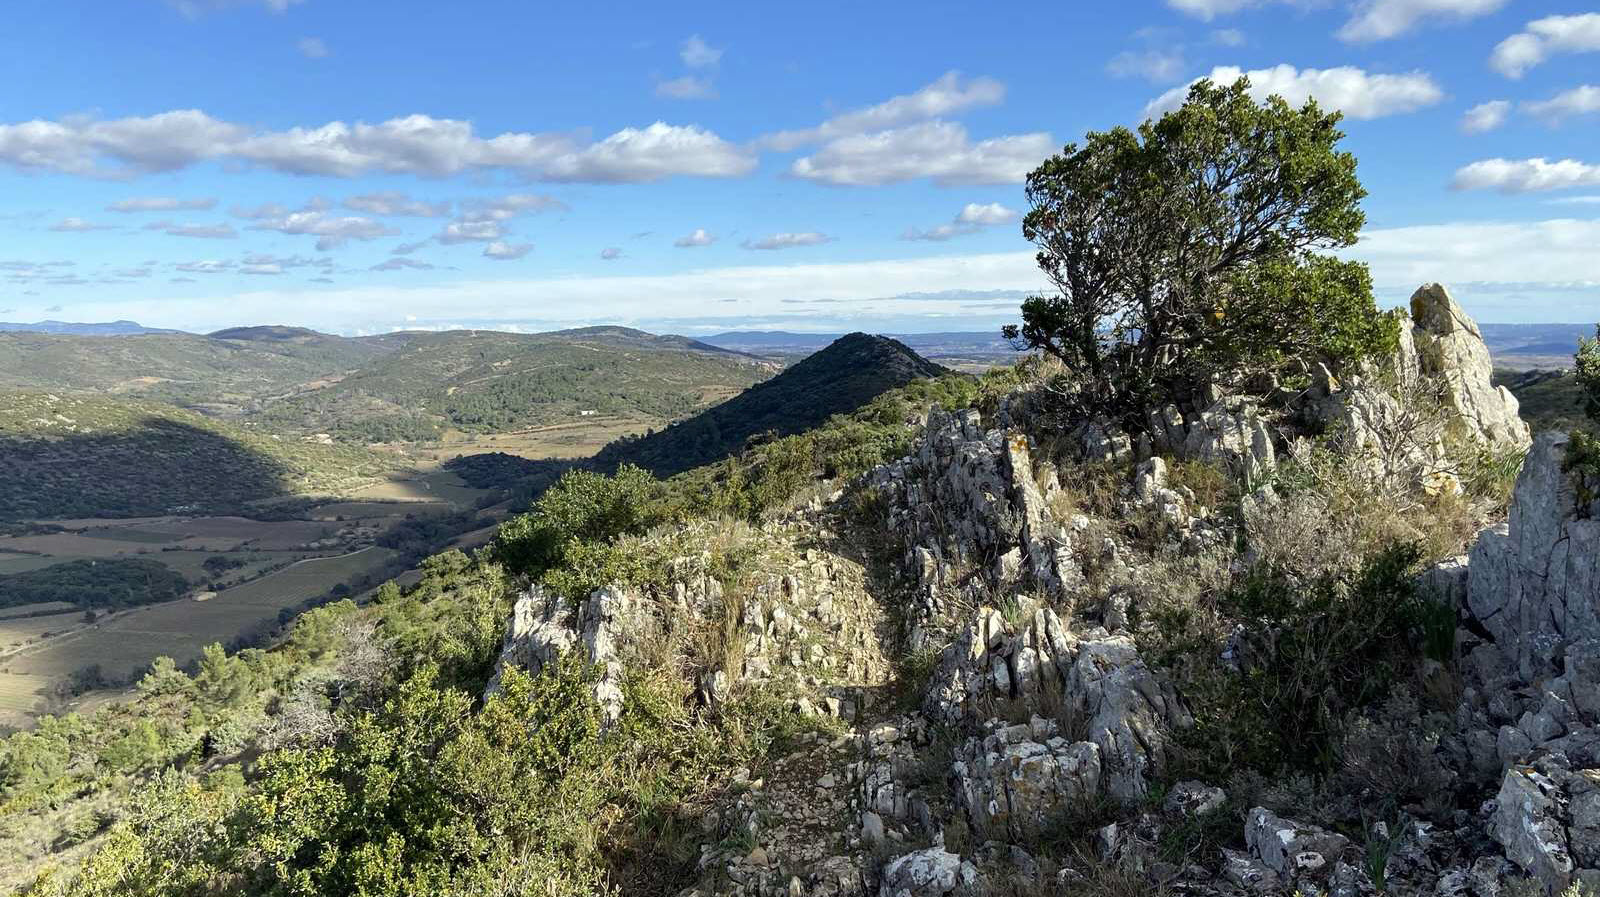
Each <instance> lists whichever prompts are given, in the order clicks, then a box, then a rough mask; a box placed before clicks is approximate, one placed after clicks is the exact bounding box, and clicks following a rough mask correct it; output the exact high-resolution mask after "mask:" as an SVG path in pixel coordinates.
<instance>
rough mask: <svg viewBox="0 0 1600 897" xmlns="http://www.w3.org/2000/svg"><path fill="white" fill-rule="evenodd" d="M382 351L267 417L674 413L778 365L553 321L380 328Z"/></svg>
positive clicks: (408, 429)
mask: <svg viewBox="0 0 1600 897" xmlns="http://www.w3.org/2000/svg"><path fill="white" fill-rule="evenodd" d="M382 339H383V340H384V344H385V346H386V347H387V348H388V351H387V353H386V354H384V355H382V356H381V357H378V358H376V359H374V360H373V361H372V362H371V363H370V364H367V365H365V366H364V367H362V368H360V369H359V370H356V371H354V372H352V373H350V374H348V375H347V376H345V377H343V378H341V379H340V380H338V381H337V382H334V383H329V384H326V385H325V386H323V387H322V388H319V389H316V390H307V391H304V392H301V393H299V394H297V395H294V396H289V397H286V398H283V399H280V400H277V401H274V402H273V403H271V404H270V405H268V406H267V407H265V408H262V409H261V410H260V411H258V412H256V413H255V414H253V415H252V416H253V418H254V419H255V420H258V421H260V422H262V423H263V424H264V425H267V426H270V427H274V428H277V429H288V430H298V431H302V432H326V433H332V434H334V435H335V436H337V437H340V438H344V439H347V440H351V441H382V442H387V441H405V440H419V439H431V438H436V437H438V436H439V435H441V434H442V433H443V432H444V431H445V430H447V429H458V430H463V431H469V432H494V431H501V430H512V429H518V428H522V427H528V426H535V425H538V424H543V423H551V422H555V421H560V420H565V419H568V418H571V417H575V416H577V415H578V414H580V413H581V412H583V411H593V412H596V413H598V414H607V415H626V416H632V417H646V418H665V419H673V418H678V417H682V416H684V415H688V414H692V413H693V412H695V411H696V410H697V409H700V408H703V407H705V406H707V405H710V404H713V403H715V402H717V401H720V400H721V399H724V398H726V397H728V396H730V395H734V394H735V393H737V392H739V391H740V390H742V389H744V388H745V387H748V386H750V385H751V384H754V383H756V382H758V381H760V380H762V379H764V378H766V377H768V376H770V375H771V374H772V372H773V371H774V370H775V368H776V366H775V365H773V364H771V363H769V362H764V361H761V360H759V359H756V358H752V357H750V356H747V355H743V354H741V353H738V352H732V351H729V350H727V349H720V348H717V347H715V346H710V345H706V344H703V343H697V342H695V341H694V340H690V339H687V338H684V337H679V336H655V335H653V334H649V333H645V332H643V331H639V330H629V329H626V328H621V327H590V328H584V329H581V330H565V331H557V332H554V333H536V334H519V333H502V332H499V331H489V330H452V331H446V332H442V333H397V334H389V335H387V336H385V337H383V338H382Z"/></svg>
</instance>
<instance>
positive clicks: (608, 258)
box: [600, 246, 622, 262]
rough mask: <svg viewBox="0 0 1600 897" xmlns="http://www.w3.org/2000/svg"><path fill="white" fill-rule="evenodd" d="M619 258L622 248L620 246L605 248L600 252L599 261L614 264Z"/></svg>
mask: <svg viewBox="0 0 1600 897" xmlns="http://www.w3.org/2000/svg"><path fill="white" fill-rule="evenodd" d="M619 258H622V247H620V246H607V247H606V248H604V249H602V250H600V260H601V261H605V262H614V261H616V260H617V259H619Z"/></svg>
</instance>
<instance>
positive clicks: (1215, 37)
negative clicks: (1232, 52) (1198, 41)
mask: <svg viewBox="0 0 1600 897" xmlns="http://www.w3.org/2000/svg"><path fill="white" fill-rule="evenodd" d="M1244 40H1245V38H1244V32H1243V31H1240V30H1239V29H1237V28H1218V29H1217V30H1215V31H1213V32H1211V42H1212V43H1214V44H1216V45H1218V46H1221V47H1242V46H1244Z"/></svg>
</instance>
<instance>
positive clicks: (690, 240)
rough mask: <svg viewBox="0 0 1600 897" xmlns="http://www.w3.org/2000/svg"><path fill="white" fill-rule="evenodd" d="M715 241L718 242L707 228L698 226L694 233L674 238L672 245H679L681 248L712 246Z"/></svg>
mask: <svg viewBox="0 0 1600 897" xmlns="http://www.w3.org/2000/svg"><path fill="white" fill-rule="evenodd" d="M715 242H717V238H716V237H714V236H712V235H711V234H710V233H709V232H707V231H706V229H705V228H703V227H697V228H695V229H694V232H693V233H691V234H687V235H685V236H682V237H679V238H678V239H676V240H673V241H672V245H674V246H676V247H678V248H679V249H690V248H693V247H695V246H710V245H711V244H712V243H715Z"/></svg>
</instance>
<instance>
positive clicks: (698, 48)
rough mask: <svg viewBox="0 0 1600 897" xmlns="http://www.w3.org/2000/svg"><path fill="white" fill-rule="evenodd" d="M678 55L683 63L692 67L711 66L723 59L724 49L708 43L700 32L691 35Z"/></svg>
mask: <svg viewBox="0 0 1600 897" xmlns="http://www.w3.org/2000/svg"><path fill="white" fill-rule="evenodd" d="M678 55H679V56H680V57H681V58H682V59H683V64H684V65H686V66H688V67H689V68H692V69H703V68H710V67H711V66H714V65H716V64H717V63H718V62H721V61H722V51H721V50H718V49H716V48H714V47H712V46H710V45H709V44H707V43H706V42H705V41H704V40H702V39H701V38H700V35H698V34H691V35H689V39H688V40H686V41H684V42H683V48H682V49H681V50H679V51H678Z"/></svg>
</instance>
